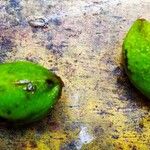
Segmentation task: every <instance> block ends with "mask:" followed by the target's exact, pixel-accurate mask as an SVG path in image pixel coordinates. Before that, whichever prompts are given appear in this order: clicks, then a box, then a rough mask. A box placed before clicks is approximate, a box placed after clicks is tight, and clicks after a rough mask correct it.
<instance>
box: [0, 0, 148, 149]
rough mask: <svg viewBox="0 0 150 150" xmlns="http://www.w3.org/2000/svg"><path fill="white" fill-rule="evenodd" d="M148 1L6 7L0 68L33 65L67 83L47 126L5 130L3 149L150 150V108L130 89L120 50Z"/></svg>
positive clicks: (43, 1)
mask: <svg viewBox="0 0 150 150" xmlns="http://www.w3.org/2000/svg"><path fill="white" fill-rule="evenodd" d="M149 10H150V1H149V0H130V1H129V0H78V1H76V0H63V1H61V0H1V1H0V62H6V61H13V60H20V59H21V60H30V61H33V62H38V63H40V64H41V65H43V66H45V67H47V68H49V69H51V70H53V71H54V72H56V73H57V74H58V75H59V76H61V78H62V80H63V81H64V83H65V87H64V89H63V94H62V98H61V99H60V100H59V102H58V103H57V104H56V106H55V108H54V110H52V112H51V113H50V114H49V115H48V117H47V118H45V119H44V120H42V121H40V122H38V123H35V124H34V125H31V126H28V127H25V128H21V129H18V128H17V129H10V128H9V129H8V128H6V127H1V128H0V149H1V150H9V149H10V150H24V149H26V150H31V149H35V150H76V149H77V150H80V149H82V150H149V149H150V112H149V108H150V102H149V100H147V99H146V98H144V97H143V96H141V95H140V94H139V93H138V91H136V90H135V88H134V87H132V86H131V84H130V83H129V81H128V79H127V77H126V75H125V73H124V71H123V68H122V59H121V51H122V50H121V45H122V42H123V38H124V36H125V34H126V33H127V31H128V29H129V27H130V26H131V24H132V23H133V21H135V20H136V19H137V18H139V17H143V18H146V19H149V20H150V14H149Z"/></svg>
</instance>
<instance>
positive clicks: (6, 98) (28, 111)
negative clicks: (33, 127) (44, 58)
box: [0, 61, 63, 124]
mask: <svg viewBox="0 0 150 150" xmlns="http://www.w3.org/2000/svg"><path fill="white" fill-rule="evenodd" d="M62 87H63V83H62V81H61V79H60V78H59V77H58V76H56V75H55V74H54V73H52V72H50V71H49V70H47V69H46V68H43V67H42V66H40V65H38V64H34V63H31V62H28V61H17V62H12V63H4V64H0V118H1V119H2V120H6V121H11V122H14V123H18V124H25V123H31V122H33V121H37V120H39V119H41V118H42V117H44V116H45V115H46V114H47V113H48V112H49V110H50V109H51V108H52V107H53V106H54V104H55V103H56V101H57V100H58V99H59V98H60V95H61V91H62Z"/></svg>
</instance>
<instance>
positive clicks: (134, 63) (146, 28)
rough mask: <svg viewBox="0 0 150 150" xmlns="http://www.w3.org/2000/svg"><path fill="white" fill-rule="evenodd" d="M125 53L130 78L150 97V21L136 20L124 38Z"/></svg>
mask: <svg viewBox="0 0 150 150" xmlns="http://www.w3.org/2000/svg"><path fill="white" fill-rule="evenodd" d="M123 54H124V60H125V69H126V72H127V75H128V77H129V79H130V80H131V82H132V83H133V84H134V86H135V87H136V88H137V89H139V90H140V91H141V92H142V93H143V94H144V95H145V96H147V97H148V98H150V22H148V21H146V20H145V19H138V20H137V21H135V23H134V24H133V25H132V27H131V29H130V30H129V32H128V34H127V36H126V38H125V40H124V43H123Z"/></svg>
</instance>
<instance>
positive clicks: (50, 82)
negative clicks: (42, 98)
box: [46, 79, 54, 86]
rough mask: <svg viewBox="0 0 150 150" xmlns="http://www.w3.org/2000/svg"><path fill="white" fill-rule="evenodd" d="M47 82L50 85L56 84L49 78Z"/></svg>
mask: <svg viewBox="0 0 150 150" xmlns="http://www.w3.org/2000/svg"><path fill="white" fill-rule="evenodd" d="M46 83H47V84H48V86H52V85H53V84H54V82H53V81H52V80H50V79H47V80H46Z"/></svg>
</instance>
